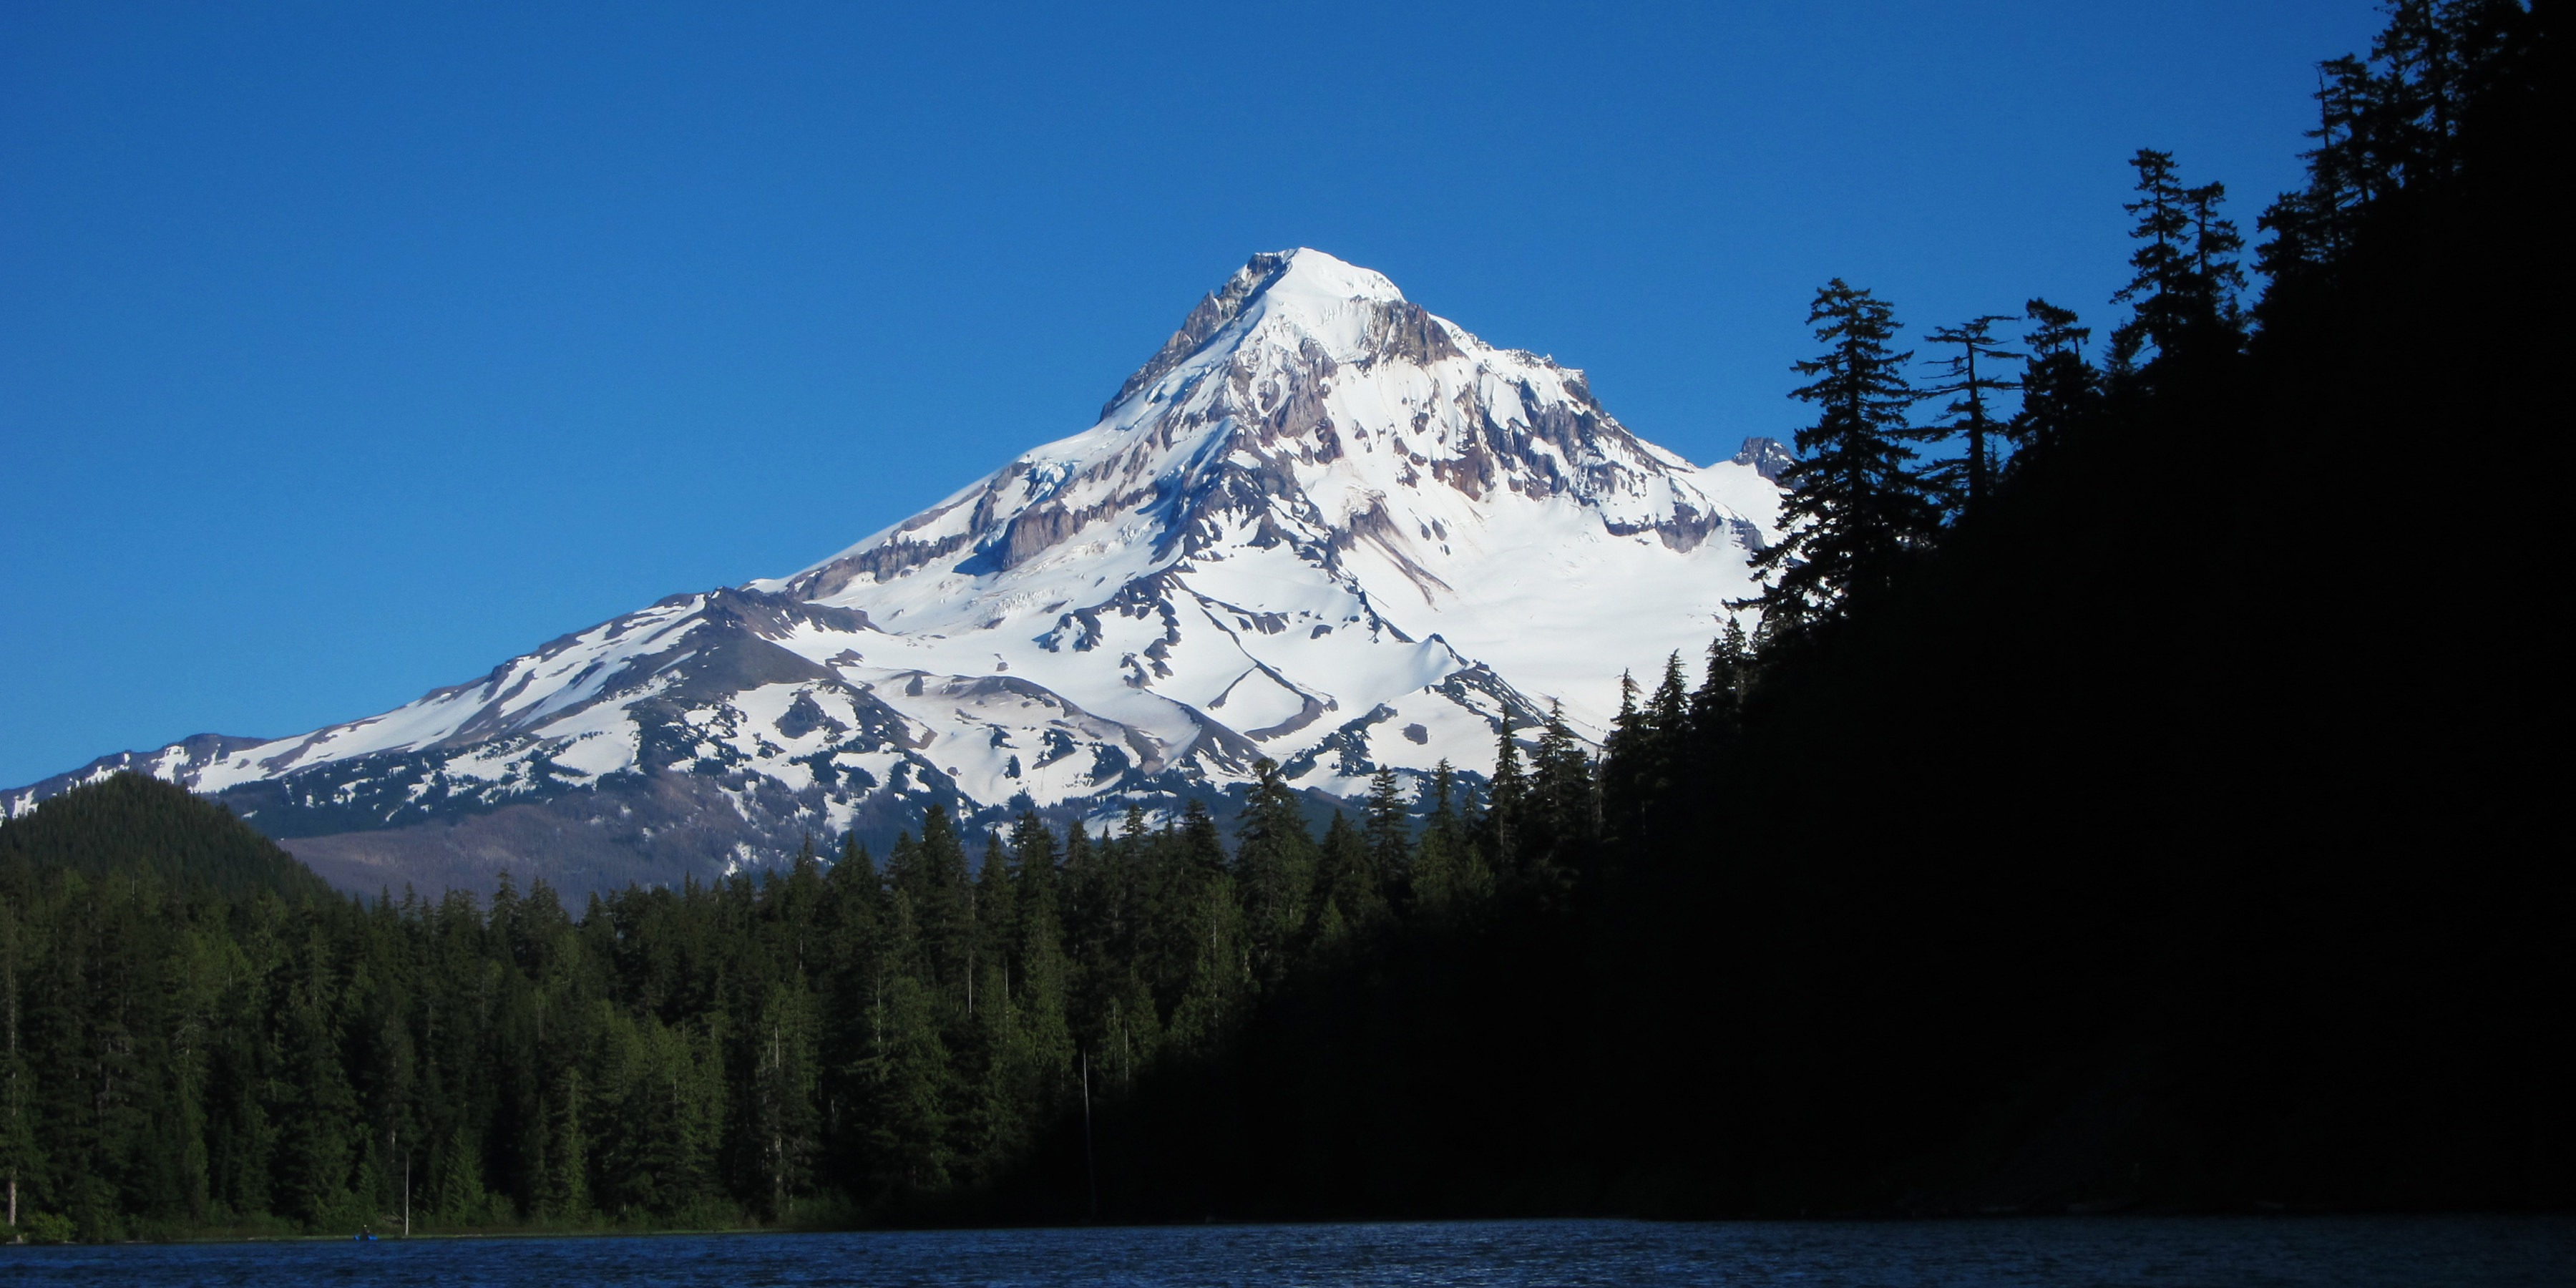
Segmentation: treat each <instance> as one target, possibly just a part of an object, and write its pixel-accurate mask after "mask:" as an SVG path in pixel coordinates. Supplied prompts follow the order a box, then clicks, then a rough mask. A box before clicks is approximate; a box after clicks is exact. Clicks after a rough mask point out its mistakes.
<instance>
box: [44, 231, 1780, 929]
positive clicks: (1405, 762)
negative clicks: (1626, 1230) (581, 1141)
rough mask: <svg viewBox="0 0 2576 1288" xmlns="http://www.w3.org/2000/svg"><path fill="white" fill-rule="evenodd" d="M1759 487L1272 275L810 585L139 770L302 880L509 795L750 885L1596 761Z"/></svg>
mask: <svg viewBox="0 0 2576 1288" xmlns="http://www.w3.org/2000/svg"><path fill="white" fill-rule="evenodd" d="M1762 463H1763V462H1761V461H1758V460H1757V461H1753V462H1745V463H1736V462H1722V463H1720V464H1717V465H1714V466H1710V467H1707V468H1705V469H1703V468H1700V467H1697V466H1695V465H1693V464H1691V463H1690V462H1689V461H1687V460H1684V459H1683V458H1681V457H1680V456H1678V455H1676V454H1674V453H1672V452H1668V451H1665V450H1664V449H1662V448H1659V447H1656V446H1654V445H1653V444H1650V443H1647V442H1645V441H1643V440H1641V439H1639V438H1637V437H1636V436H1635V435H1633V434H1631V433H1630V432H1629V431H1628V430H1627V428H1626V427H1624V426H1622V425H1621V424H1620V423H1619V422H1618V421H1617V420H1616V419H1614V418H1612V416H1611V415H1610V413H1609V412H1608V411H1607V410H1605V409H1604V408H1603V407H1602V406H1601V404H1600V403H1599V402H1598V401H1597V400H1595V399H1594V397H1593V395H1592V392H1591V390H1590V389H1589V387H1588V386H1587V385H1586V384H1585V383H1584V380H1583V376H1582V374H1581V373H1580V372H1577V371H1573V370H1570V369H1568V368H1565V367H1561V366H1558V365H1557V364H1556V363H1555V362H1553V361H1550V360H1548V359H1546V358H1542V357H1539V356H1537V355H1534V354H1530V353H1526V352H1522V351H1519V350H1514V349H1500V348H1496V347H1494V346H1492V345H1489V344H1486V343H1485V342H1484V341H1482V340H1480V339H1478V338H1476V337H1475V336H1474V335H1472V334H1470V333H1469V332H1467V331H1466V330H1465V329H1464V328H1461V327H1458V326H1456V325H1454V324H1452V323H1450V322H1447V321H1444V320H1442V319H1440V318H1438V317H1434V316H1433V315H1431V314H1430V313H1428V312H1426V311H1424V310H1423V309H1422V307H1421V306H1419V305H1417V304H1414V303H1413V302H1411V301H1409V300H1407V299H1406V298H1405V297H1404V295H1403V293H1402V292H1401V291H1398V290H1397V289H1396V287H1395V284H1394V283H1393V282H1391V281H1388V280H1387V278H1386V277H1385V276H1384V275H1382V274H1379V273H1376V272H1373V271H1371V270H1368V269H1365V268H1359V267H1356V266H1354V265H1351V264H1349V263H1346V262H1344V261H1342V260H1340V259H1336V258H1334V257H1333V256H1331V255H1327V254H1325V253H1323V252H1321V251H1317V250H1312V249H1305V248H1300V249H1296V250H1290V251H1280V252H1271V253H1265V254H1260V255H1255V256H1253V257H1252V258H1251V259H1250V260H1249V261H1247V262H1246V263H1245V264H1244V265H1243V267H1242V268H1241V269H1239V270H1237V271H1235V272H1234V273H1232V274H1230V275H1229V276H1228V277H1227V278H1226V280H1225V281H1224V282H1222V283H1221V284H1219V285H1218V287H1217V289H1215V290H1214V291H1212V292H1210V293H1209V294H1208V295H1207V296H1206V297H1205V298H1203V299H1201V300H1200V301H1199V303H1198V305H1197V306H1196V307H1195V308H1193V309H1192V310H1191V311H1190V314H1189V316H1188V317H1187V318H1186V319H1185V320H1184V321H1183V322H1182V325H1181V327H1180V329H1179V330H1178V331H1176V332H1175V333H1174V334H1173V335H1172V337H1171V339H1170V340H1169V341H1167V342H1166V343H1165V344H1164V345H1163V346H1162V348H1161V349H1160V350H1159V351H1157V352H1156V353H1155V355H1154V356H1153V357H1152V358H1151V359H1150V360H1148V361H1147V362H1146V363H1145V365H1144V366H1143V367H1142V368H1140V369H1139V370H1138V371H1137V373H1136V374H1135V375H1134V376H1132V377H1130V378H1129V379H1128V381H1127V383H1126V385H1125V386H1124V387H1123V388H1122V389H1121V390H1120V393H1119V396H1118V397H1117V398H1116V399H1114V400H1112V402H1111V404H1110V406H1109V407H1108V408H1106V409H1104V411H1103V413H1102V415H1101V417H1100V419H1099V420H1098V421H1096V422H1095V423H1093V424H1092V425H1091V426H1089V427H1088V428H1085V429H1083V430H1081V431H1080V432H1078V433H1075V434H1073V435H1071V436H1070V437H1065V438H1059V439H1057V440H1055V441H1053V442H1049V443H1045V444H1043V445H1041V446H1038V447H1035V448H1032V449H1031V450H1029V451H1027V452H1024V453H1022V454H1021V455H1020V456H1019V457H1018V458H1016V459H1014V460H1012V461H1010V462H1008V463H1006V464H1005V465H1004V466H1003V467H1002V468H1001V469H999V470H996V471H995V472H993V473H992V474H989V475H987V476H985V477H984V478H982V479H979V480H977V481H975V482H974V483H972V484H970V485H968V486H967V487H965V488H963V489H961V490H959V491H958V492H956V493H955V494H954V495H952V496H950V497H948V498H947V499H946V500H944V501H942V502H940V503H939V504H937V505H934V506H932V507H930V508H929V509H927V510H924V511H922V512H921V513H919V514H916V515H914V516H912V517H911V518H908V519H905V520H903V521H902V522H900V523H897V524H895V525H893V526H891V527H888V528H886V529H884V530H883V531H880V532H878V533H876V534H874V535H873V536H870V537H869V538H867V539H866V540H864V541H861V542H860V543H858V544H857V545H854V546H851V547H849V548H847V549H845V550H843V551H842V552H840V553H839V554H837V555H835V556H833V557H831V558H829V559H827V560H824V561H823V562H821V563H819V564H815V565H813V566H811V567H809V568H807V569H805V570H804V571H802V572H799V573H796V574H794V575H793V576H789V577H785V578H777V579H765V580H760V581H754V582H751V583H748V584H746V585H745V586H743V587H742V588H740V589H737V590H720V591H715V592H709V593H705V594H695V595H680V596H674V597H672V598H670V599H667V600H664V601H662V602H661V603H659V604H656V605H653V606H651V607H649V608H646V609H643V610H640V611H638V612H635V613H630V614H627V615H626V616H624V617H621V618H617V619H615V620H613V621H610V622H606V623H602V624H600V625H599V626H596V627H593V628H592V629H590V630H588V631H584V632H580V633H577V634H574V635H568V636H565V637H563V638H561V639H559V640H556V641H554V642H553V643H550V644H548V645H546V646H545V647H544V648H542V649H539V650H537V651H536V652H534V653H531V654H528V655H526V656H524V657H521V658H518V659H514V660H512V661H511V662H508V663H504V664H503V665H502V666H501V667H499V668H497V669H495V670H494V671H493V672H492V673H491V674H490V675H489V676H487V677H485V678H483V679H481V680H479V681H476V682H472V683H468V684H464V685H458V686H455V687H453V688H450V689H442V690H439V691H436V692H433V693H431V694H429V695H428V696H426V697H424V698H422V699H421V700H419V701H418V702H415V703H413V704H411V705H410V706H407V707H404V708H402V709H400V710H397V711H392V712H388V713H386V714H384V715H382V716H378V717H374V718H372V719H369V720H362V721H357V722H353V723H352V724H349V725H345V726H339V727H335V728H333V729H326V730H319V731H316V732H314V733H312V734H308V735H302V736H299V737H294V738H284V739H277V740H273V741H264V742H258V743H249V744H241V743H231V742H227V743H224V744H222V745H217V746H209V747H206V748H204V749H202V750H201V751H197V750H191V749H188V748H177V747H174V748H165V749H163V750H162V751H160V752H157V753H147V754H145V755H143V756H140V757H136V758H135V759H137V760H138V761H141V760H148V761H150V762H151V764H152V765H153V768H154V772H156V773H158V774H160V775H162V776H165V777H170V778H173V779H176V780H178V781H182V782H185V783H187V784H188V785H189V786H191V787H193V788H195V789H196V790H198V791H201V792H216V791H221V792H224V793H225V794H226V796H227V799H229V800H232V801H234V802H235V804H236V808H237V810H238V811H240V812H241V813H242V814H243V815H244V817H253V816H254V815H256V822H257V825H258V826H261V827H263V828H268V829H272V834H275V835H301V836H303V837H304V838H305V839H303V840H300V841H299V842H298V845H299V849H298V853H299V855H303V856H304V857H306V858H308V859H314V858H316V857H317V856H319V857H322V858H328V857H330V856H331V855H332V854H335V853H336V854H338V855H339V856H340V857H341V858H342V859H345V860H346V861H347V862H349V863H376V864H381V865H385V866H388V867H390V868H405V869H406V870H408V867H409V865H411V864H412V863H413V859H412V858H404V857H401V856H402V855H404V854H413V852H414V851H415V850H417V851H418V852H419V853H421V854H426V853H429V852H430V851H433V850H434V851H436V852H437V853H439V854H448V853H450V852H451V851H454V852H459V853H461V852H464V850H460V849H459V848H458V847H459V846H465V848H466V849H471V848H472V847H471V846H467V845H466V842H467V841H468V840H472V838H465V837H462V836H461V834H454V835H451V834H450V833H449V832H445V831H440V830H437V829H428V830H419V831H417V836H416V840H417V844H416V845H415V844H414V842H410V841H406V842H401V843H399V844H397V843H396V842H392V841H385V840H382V839H380V838H381V837H382V836H383V835H385V834H389V833H392V832H404V834H405V835H414V833H413V832H409V831H405V829H414V828H416V827H418V828H426V827H427V824H429V823H431V822H438V821H440V820H447V819H450V818H465V817H467V816H469V815H475V813H476V811H487V812H489V813H490V818H491V819H492V820H493V821H491V822H489V823H480V822H478V823H472V824H470V827H472V828H477V829H485V830H489V831H492V833H493V835H492V836H491V837H490V838H486V840H473V845H483V844H486V841H487V840H488V843H489V844H490V845H492V846H501V847H504V848H506V846H508V845H515V844H517V843H518V842H516V841H505V840H504V839H502V838H503V835H504V834H505V833H506V834H507V835H509V836H517V835H518V833H517V832H515V831H512V830H511V829H526V828H534V827H538V826H539V824H538V823H536V822H533V821H528V820H527V819H526V817H525V816H524V815H512V814H511V813H510V811H509V809H507V808H504V807H510V806H513V805H514V803H526V804H529V805H539V804H542V805H544V808H545V810H546V811H549V812H550V817H549V820H548V821H545V822H544V823H543V824H542V827H543V829H545V830H544V835H546V836H548V837H552V838H557V839H556V840H551V841H549V842H547V843H548V844H550V845H559V844H568V842H562V841H561V840H560V838H562V837H564V836H571V835H581V836H586V837H588V838H590V841H591V842H593V843H595V844H591V847H590V849H589V850H586V851H584V853H586V854H590V855H591V857H590V858H588V859H585V860H584V862H595V863H597V864H599V865H603V866H601V867H600V868H599V870H600V871H602V872H607V871H612V870H625V869H624V868H623V867H621V866H620V865H624V864H628V863H630V862H632V861H636V860H635V859H634V857H633V856H637V855H643V856H648V857H649V856H652V855H666V856H681V855H683V854H684V853H686V854H695V855H697V856H699V858H698V859H697V860H692V861H693V862H694V861H712V862H717V863H722V864H731V863H756V862H766V861H770V860H774V859H776V858H778V857H780V856H782V855H783V854H785V853H787V852H789V851H791V850H792V849H793V847H794V845H795V843H796V841H797V839H798V838H799V837H801V836H803V835H805V834H807V833H812V834H816V835H831V834H837V833H841V832H845V831H849V830H852V829H854V828H857V829H861V830H876V831H885V830H891V828H892V827H893V826H896V825H899V824H901V823H902V822H903V821H904V820H906V819H907V818H909V817H913V816H915V815H917V811H918V810H919V809H920V808H922V807H923V806H924V805H925V804H926V803H927V802H929V801H932V800H939V801H944V802H948V803H950V804H951V805H952V806H953V807H955V808H957V809H959V810H961V811H962V812H963V813H964V815H965V816H966V817H968V818H969V819H971V820H976V821H979V822H985V823H989V822H991V821H992V820H994V819H997V818H1000V817H1003V816H1004V815H1005V813H1006V812H1008V811H1011V810H1016V809H1018V808H1022V807H1027V806H1034V807H1036V808H1041V809H1051V810H1061V811H1072V812H1077V813H1078V812H1082V811H1091V810H1109V809H1114V808H1115V807H1116V803H1117V802H1118V801H1119V800H1120V799H1131V800H1143V801H1153V800H1161V801H1164V802H1166V803H1168V802H1171V801H1173V800H1176V799H1177V797H1178V796H1179V795H1184V794H1193V793H1198V794H1204V793H1211V792H1232V791H1236V790H1238V789H1240V788H1242V786H1243V784H1244V783H1245V782H1246V781H1247V780H1248V777H1249V775H1250V774H1251V772H1252V766H1253V764H1254V763H1255V762H1256V761H1257V760H1259V759H1261V758H1263V757H1267V758H1269V759H1272V760H1275V761H1277V762H1279V763H1280V764H1281V765H1282V767H1283V772H1284V773H1285V775H1286V776H1287V778H1288V780H1289V781H1290V782H1292V783H1295V784H1296V785H1297V786H1299V787H1300V788H1310V789H1314V790H1318V791H1322V792H1325V793H1327V794H1331V795H1338V796H1353V795H1357V794H1359V793H1360V792H1363V791H1365V790H1366V786H1367V782H1368V777H1369V775H1370V774H1371V773H1372V772H1373V771H1374V770H1376V769H1377V768H1378V767H1380V766H1389V767H1394V768H1398V769H1402V770H1405V771H1408V772H1420V771H1426V770H1428V769H1429V768H1430V767H1431V766H1432V765H1434V764H1436V763H1437V762H1439V761H1441V760H1444V759H1445V760H1448V761H1449V762H1451V763H1452V764H1454V765H1457V766H1459V767H1461V768H1464V769H1467V770H1469V771H1470V772H1473V771H1475V770H1477V769H1480V768H1481V767H1482V766H1483V765H1486V764H1490V763H1491V760H1490V757H1491V756H1492V754H1493V747H1494V739H1495V737H1496V735H1497V734H1498V733H1501V732H1503V731H1505V730H1519V729H1524V728H1526V727H1528V726H1529V725H1531V724H1533V723H1535V722H1537V721H1538V720H1540V719H1541V718H1542V716H1541V713H1542V712H1544V711H1546V710H1547V709H1548V706H1549V704H1550V703H1551V702H1561V703H1562V704H1563V708H1564V711H1565V713H1566V716H1567V718H1568V720H1569V721H1571V722H1572V723H1573V724H1574V726H1575V728H1576V730H1577V732H1578V733H1581V734H1583V735H1585V736H1589V737H1598V736H1601V735H1602V734H1604V733H1606V730H1607V726H1608V724H1609V721H1610V720H1611V718H1612V714H1613V710H1614V709H1615V705H1616V699H1617V693H1618V686H1617V677H1618V675H1619V672H1620V671H1621V670H1622V669H1626V670H1630V671H1633V672H1635V673H1637V674H1641V675H1642V674H1653V673H1656V672H1658V671H1660V669H1661V668H1662V667H1663V665H1664V662H1665V658H1666V657H1667V655H1669V654H1672V653H1676V652H1678V653H1683V654H1690V655H1696V654H1697V652H1698V651H1699V650H1700V649H1701V648H1702V647H1704V646H1705V645H1706V644H1707V642H1708V640H1709V638H1710V637H1711V636H1713V635H1714V634H1715V633H1716V632H1717V630H1718V629H1719V621H1720V619H1721V617H1722V616H1723V615H1724V614H1726V613H1727V612H1729V611H1730V610H1729V609H1728V608H1727V605H1728V603H1729V602H1730V601H1736V600H1742V599H1744V598H1747V597H1749V596H1750V595H1751V594H1752V593H1753V592H1754V590H1755V589H1756V586H1755V584H1754V581H1753V578H1752V574H1751V571H1750V569H1749V567H1748V564H1747V559H1748V557H1749V555H1750V553H1751V552H1752V551H1754V550H1757V549H1760V548H1762V547H1763V546H1764V544H1765V543H1766V542H1767V541H1769V540H1774V539H1776V537H1777V522H1778V508H1779V491H1778V489H1777V487H1776V486H1774V485H1773V484H1772V483H1771V482H1770V481H1768V480H1767V479H1766V478H1764V476H1763V474H1762V472H1761V470H1760V468H1759V466H1760V465H1761V464H1762ZM37 794H40V793H38V792H30V793H27V794H25V795H26V797H27V798H29V799H32V797H33V796H35V795H37ZM21 805H22V801H21V800H20V799H17V798H0V810H7V811H14V810H16V809H17V808H20V807H21ZM907 811H912V812H914V813H913V814H908V813H907ZM514 820H516V821H514ZM575 823H577V824H578V825H579V826H578V827H575V826H572V824H575ZM559 825H560V826H559ZM440 826H441V827H444V826H446V824H445V823H444V822H440ZM460 826H469V825H466V824H460ZM279 829H292V830H279ZM324 832H330V833H345V835H316V834H317V833H324ZM535 834H536V833H535V832H530V833H529V835H535ZM477 835H480V833H479V832H478V833H477ZM370 838H378V839H370ZM389 846H390V847H392V848H387V847H389ZM406 846H408V847H412V848H410V849H406V848H404V847H406ZM334 847H336V849H335V848H334ZM421 847H427V848H426V849H423V848H421ZM440 847H446V848H440ZM398 851H399V853H397V852H398ZM474 852H476V853H481V852H482V851H479V850H477V851H474ZM495 852H497V851H495ZM709 855H713V856H714V857H713V858H712V859H711V860H710V859H708V856H709ZM370 856H372V857H370ZM620 856H627V857H620ZM422 861H426V860H422ZM441 861H445V860H441ZM652 861H653V862H657V863H658V862H662V861H663V860H662V859H659V858H655V859H653V860H652ZM665 879H668V878H665ZM370 884H372V882H370ZM558 884H561V883H560V882H558Z"/></svg>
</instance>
